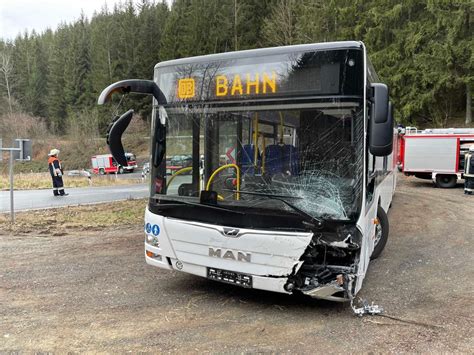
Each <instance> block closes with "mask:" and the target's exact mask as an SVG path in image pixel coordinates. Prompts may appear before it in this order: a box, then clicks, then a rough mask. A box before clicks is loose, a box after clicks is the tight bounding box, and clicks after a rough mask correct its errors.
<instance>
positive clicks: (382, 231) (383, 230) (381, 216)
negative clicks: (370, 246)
mask: <svg viewBox="0 0 474 355" xmlns="http://www.w3.org/2000/svg"><path fill="white" fill-rule="evenodd" d="M377 218H378V220H379V224H377V225H376V226H375V245H374V251H373V252H372V256H371V257H370V259H372V260H374V259H377V258H378V257H379V256H380V254H381V253H382V251H383V249H384V248H385V244H387V240H388V231H389V225H388V217H387V214H386V213H385V211H384V209H383V208H382V207H380V206H379V207H378V208H377Z"/></svg>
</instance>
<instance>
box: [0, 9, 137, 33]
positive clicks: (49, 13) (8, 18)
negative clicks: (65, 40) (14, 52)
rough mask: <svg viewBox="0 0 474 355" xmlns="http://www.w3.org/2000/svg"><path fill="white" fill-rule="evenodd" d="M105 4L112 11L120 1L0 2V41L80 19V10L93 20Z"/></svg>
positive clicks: (54, 27)
mask: <svg viewBox="0 0 474 355" xmlns="http://www.w3.org/2000/svg"><path fill="white" fill-rule="evenodd" d="M105 2H107V7H108V8H109V9H112V8H113V5H114V4H115V3H119V2H120V0H0V38H3V39H14V38H15V37H16V35H17V34H18V33H23V32H24V31H25V30H26V29H28V31H29V32H31V30H33V29H34V30H35V31H37V32H42V31H44V30H46V29H47V28H51V29H53V30H54V29H56V28H57V26H58V25H59V24H60V23H61V22H66V23H70V22H72V21H74V20H76V19H78V18H79V17H80V15H81V10H83V11H84V14H85V15H86V16H87V17H88V18H89V19H90V18H91V17H92V14H93V13H94V11H100V9H101V8H102V7H103V6H104V4H105ZM122 2H123V0H122ZM133 2H134V3H136V2H138V0H133Z"/></svg>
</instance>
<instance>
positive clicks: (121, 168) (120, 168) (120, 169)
mask: <svg viewBox="0 0 474 355" xmlns="http://www.w3.org/2000/svg"><path fill="white" fill-rule="evenodd" d="M118 173H119V174H123V166H119V168H118Z"/></svg>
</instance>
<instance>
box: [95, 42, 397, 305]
mask: <svg viewBox="0 0 474 355" xmlns="http://www.w3.org/2000/svg"><path fill="white" fill-rule="evenodd" d="M113 93H121V94H123V95H125V94H128V93H138V94H147V95H152V96H153V113H152V123H151V133H152V134H151V146H150V147H151V161H150V166H151V184H150V196H149V201H148V205H147V208H146V212H145V228H144V229H145V259H146V262H147V263H148V264H149V265H153V266H156V267H159V268H162V269H167V270H178V271H182V272H186V273H190V274H194V275H197V276H201V277H205V278H208V279H211V280H215V281H220V282H224V283H228V284H232V285H238V286H241V287H245V288H255V289H261V290H268V291H275V292H281V293H286V294H293V293H303V294H305V295H309V296H311V297H314V298H319V299H326V300H331V301H347V300H352V299H354V296H355V295H356V294H357V292H358V291H359V290H360V288H361V287H362V282H363V280H364V277H365V275H366V272H367V268H368V265H369V261H370V260H371V259H374V258H376V257H377V256H379V255H380V253H381V252H382V250H383V249H384V247H385V244H386V242H387V238H388V233H389V221H388V217H387V212H388V209H389V207H390V206H391V203H392V196H393V193H394V189H395V185H396V177H395V174H394V168H395V167H396V159H395V158H394V157H396V154H395V155H394V154H393V147H394V146H395V147H396V146H397V144H396V142H395V144H394V139H395V138H394V137H396V134H397V131H396V130H395V127H394V120H393V113H392V111H393V109H392V106H391V103H390V102H389V92H388V88H387V86H386V85H385V84H383V83H380V81H379V79H378V77H377V74H376V72H375V71H374V69H373V66H372V65H371V62H370V61H369V59H368V58H367V53H366V48H365V46H364V44H363V43H362V42H357V41H346V42H333V43H316V44H305V45H294V46H284V47H276V48H262V49H255V50H245V51H236V52H228V53H221V54H212V55H205V56H198V57H191V58H182V59H176V60H171V61H166V62H161V63H158V64H157V65H156V66H155V69H154V78H153V80H137V79H131V80H123V81H119V82H116V83H114V84H111V85H110V86H108V87H107V88H106V89H104V90H103V92H102V93H101V95H100V97H99V99H98V103H99V104H104V103H105V102H107V101H109V100H110V98H111V96H112V94H113ZM132 117H133V110H129V111H127V112H126V113H125V114H123V115H122V116H121V117H120V118H118V119H117V120H115V121H114V122H113V124H112V125H111V128H110V130H109V133H108V138H107V140H108V143H109V147H110V150H111V152H112V154H114V156H115V157H116V159H117V161H118V162H119V163H120V162H121V161H125V160H123V159H124V157H123V151H124V149H123V146H122V143H121V136H122V133H123V132H124V130H125V129H126V128H127V126H128V124H129V122H130V120H131V119H132ZM175 155H185V156H189V157H191V163H190V166H187V167H184V168H182V169H180V170H177V171H173V173H172V174H171V175H169V174H167V169H166V161H167V159H168V160H169V158H170V157H171V156H175Z"/></svg>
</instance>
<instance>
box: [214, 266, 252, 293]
mask: <svg viewBox="0 0 474 355" xmlns="http://www.w3.org/2000/svg"><path fill="white" fill-rule="evenodd" d="M207 278H208V279H211V280H216V281H221V282H225V283H228V284H233V285H238V286H242V287H246V288H252V276H250V275H246V274H240V273H238V272H234V271H228V270H221V269H216V268H213V267H208V268H207Z"/></svg>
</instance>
